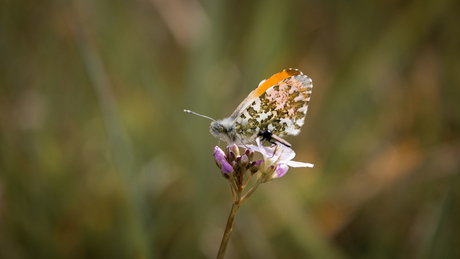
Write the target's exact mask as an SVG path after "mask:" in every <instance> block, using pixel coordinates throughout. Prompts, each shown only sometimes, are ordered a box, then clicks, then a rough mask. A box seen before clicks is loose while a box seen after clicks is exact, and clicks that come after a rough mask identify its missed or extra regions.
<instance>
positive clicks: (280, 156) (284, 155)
mask: <svg viewBox="0 0 460 259" xmlns="http://www.w3.org/2000/svg"><path fill="white" fill-rule="evenodd" d="M256 142H257V146H254V145H248V146H247V147H249V148H251V149H252V150H254V151H256V152H259V153H261V154H262V156H263V157H264V162H265V163H264V164H265V165H264V168H263V169H262V168H261V171H262V173H264V172H265V175H264V176H263V177H264V178H265V179H264V182H266V181H270V180H273V179H275V178H280V177H282V176H283V175H285V174H286V173H287V171H288V170H289V167H313V164H310V163H303V162H297V161H292V159H294V157H295V152H294V150H292V149H291V148H289V147H286V146H284V145H274V146H270V147H266V146H263V145H262V143H261V141H260V139H259V138H257V139H256ZM273 167H275V170H274V171H273V170H271V169H272V168H273Z"/></svg>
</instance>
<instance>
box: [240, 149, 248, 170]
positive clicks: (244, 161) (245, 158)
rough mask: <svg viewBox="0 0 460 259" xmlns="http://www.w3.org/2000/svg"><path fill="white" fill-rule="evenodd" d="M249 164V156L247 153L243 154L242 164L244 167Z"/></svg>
mask: <svg viewBox="0 0 460 259" xmlns="http://www.w3.org/2000/svg"><path fill="white" fill-rule="evenodd" d="M245 153H246V152H245ZM248 165H249V158H248V156H247V155H246V154H244V155H242V156H241V157H240V166H241V167H242V168H247V167H248Z"/></svg>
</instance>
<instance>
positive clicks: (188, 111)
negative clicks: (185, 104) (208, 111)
mask: <svg viewBox="0 0 460 259" xmlns="http://www.w3.org/2000/svg"><path fill="white" fill-rule="evenodd" d="M184 112H185V113H190V114H193V115H198V116H200V117H203V118H206V119H210V120H212V121H216V120H215V119H213V118H211V117H208V116H206V115H202V114H199V113H196V112H192V111H191V110H184Z"/></svg>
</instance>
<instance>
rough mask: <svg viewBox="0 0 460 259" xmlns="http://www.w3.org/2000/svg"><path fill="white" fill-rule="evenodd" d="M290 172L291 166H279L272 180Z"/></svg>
mask: <svg viewBox="0 0 460 259" xmlns="http://www.w3.org/2000/svg"><path fill="white" fill-rule="evenodd" d="M288 170H289V166H287V165H286V164H278V166H277V167H276V169H275V173H273V177H272V178H280V177H281V176H283V175H285V174H286V173H287V171H288Z"/></svg>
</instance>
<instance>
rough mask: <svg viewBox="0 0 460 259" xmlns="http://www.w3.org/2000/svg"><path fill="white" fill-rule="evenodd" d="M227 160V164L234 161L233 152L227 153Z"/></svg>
mask: <svg viewBox="0 0 460 259" xmlns="http://www.w3.org/2000/svg"><path fill="white" fill-rule="evenodd" d="M227 158H228V162H233V161H235V160H236V155H235V152H233V151H228V152H227Z"/></svg>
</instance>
